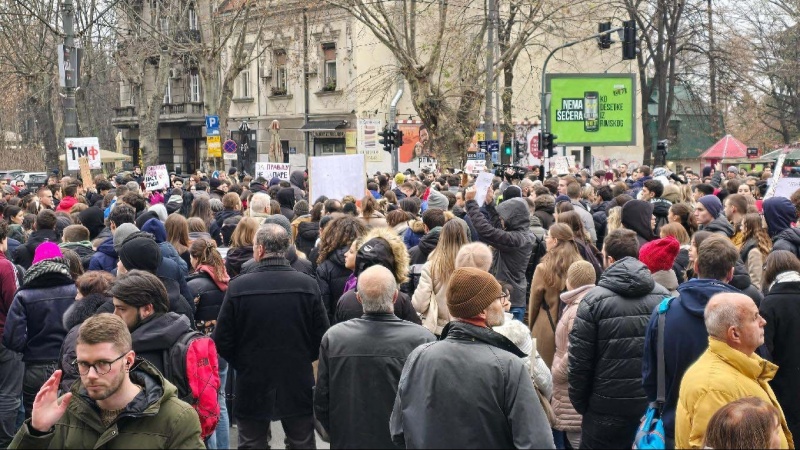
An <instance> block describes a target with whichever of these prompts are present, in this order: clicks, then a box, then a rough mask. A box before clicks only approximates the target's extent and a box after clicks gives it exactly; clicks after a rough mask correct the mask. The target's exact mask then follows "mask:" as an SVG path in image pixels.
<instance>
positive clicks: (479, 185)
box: [475, 172, 494, 205]
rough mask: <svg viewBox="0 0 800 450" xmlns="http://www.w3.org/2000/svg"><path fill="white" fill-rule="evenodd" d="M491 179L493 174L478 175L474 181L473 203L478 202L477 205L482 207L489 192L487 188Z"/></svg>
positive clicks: (482, 173) (490, 183)
mask: <svg viewBox="0 0 800 450" xmlns="http://www.w3.org/2000/svg"><path fill="white" fill-rule="evenodd" d="M493 179H494V174H493V173H491V172H481V173H479V174H478V178H477V179H476V180H475V201H476V202H478V205H483V203H484V202H485V201H486V192H487V191H488V190H489V186H491V185H492V180H493Z"/></svg>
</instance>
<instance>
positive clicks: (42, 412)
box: [31, 370, 72, 433]
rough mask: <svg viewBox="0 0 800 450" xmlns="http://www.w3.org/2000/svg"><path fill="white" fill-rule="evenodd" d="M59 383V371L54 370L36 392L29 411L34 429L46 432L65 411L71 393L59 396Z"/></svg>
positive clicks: (70, 398)
mask: <svg viewBox="0 0 800 450" xmlns="http://www.w3.org/2000/svg"><path fill="white" fill-rule="evenodd" d="M59 383H61V371H60V370H56V371H55V373H53V375H52V376H51V377H50V379H48V380H47V381H45V383H44V384H43V385H42V388H41V389H39V393H38V394H36V399H35V400H34V401H33V411H32V412H31V426H32V427H33V429H34V430H36V431H39V432H41V433H46V432H47V431H48V430H50V429H51V428H53V425H55V424H56V422H58V420H59V419H61V417H62V416H64V413H65V412H66V411H67V407H68V406H69V402H70V400H72V393H66V394H64V395H62V396H61V398H59V397H58V385H59Z"/></svg>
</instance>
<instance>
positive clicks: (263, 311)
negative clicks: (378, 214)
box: [213, 219, 357, 448]
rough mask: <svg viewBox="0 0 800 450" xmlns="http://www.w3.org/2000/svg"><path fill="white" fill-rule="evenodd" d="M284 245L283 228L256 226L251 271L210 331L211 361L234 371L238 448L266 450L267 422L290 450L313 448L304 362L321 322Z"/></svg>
mask: <svg viewBox="0 0 800 450" xmlns="http://www.w3.org/2000/svg"><path fill="white" fill-rule="evenodd" d="M353 220H354V221H357V220H356V219H353ZM289 245H290V235H289V233H288V232H287V231H286V230H285V229H284V228H283V227H281V226H279V225H275V224H266V225H264V226H263V227H261V229H260V230H259V231H258V234H257V236H256V243H255V244H254V246H255V248H254V256H255V259H256V261H257V263H258V264H257V266H256V268H255V269H254V270H253V271H252V272H250V273H247V274H243V275H240V276H239V277H237V278H235V279H234V280H232V281H231V283H230V285H229V287H228V291H227V292H226V298H225V302H224V303H223V305H222V310H221V311H220V315H219V318H218V319H217V327H216V329H215V330H214V335H213V336H214V341H215V342H216V344H217V348H218V350H219V354H220V355H221V356H222V357H223V358H225V360H226V361H227V362H228V363H229V364H230V366H231V367H232V368H233V369H234V370H236V371H237V380H236V386H235V395H236V398H237V402H236V408H235V410H234V416H235V417H236V419H237V423H238V429H239V446H240V447H241V448H266V447H267V446H268V443H269V423H270V422H271V421H274V420H280V421H281V423H282V425H283V428H284V431H285V433H286V438H287V440H288V443H289V444H290V445H292V446H293V447H299V448H313V447H314V418H313V412H312V387H313V385H314V375H313V371H312V366H311V363H312V362H313V361H315V360H317V359H318V355H319V345H320V342H321V340H322V336H323V334H324V333H325V331H327V329H328V327H329V322H328V317H327V313H326V311H325V308H324V306H323V305H322V301H321V298H320V294H319V290H318V287H317V286H316V285H315V281H314V279H313V278H310V277H308V276H306V275H303V274H300V273H299V272H296V271H295V270H294V269H292V268H291V266H290V265H289V262H288V261H287V260H286V258H285V255H286V252H287V250H288V249H289ZM266 300H269V301H266ZM300 306H302V307H300ZM245 311H246V313H242V312H245Z"/></svg>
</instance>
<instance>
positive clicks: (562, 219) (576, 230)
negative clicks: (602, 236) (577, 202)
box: [556, 203, 587, 242]
mask: <svg viewBox="0 0 800 450" xmlns="http://www.w3.org/2000/svg"><path fill="white" fill-rule="evenodd" d="M567 204H568V203H567ZM570 206H572V205H570ZM556 222H558V223H565V224H567V225H569V227H570V229H572V234H573V235H574V236H575V239H576V240H580V241H581V242H586V238H587V233H586V229H585V228H584V227H583V220H581V216H579V215H578V212H577V211H575V210H570V211H564V212H560V213H558V218H557V219H556Z"/></svg>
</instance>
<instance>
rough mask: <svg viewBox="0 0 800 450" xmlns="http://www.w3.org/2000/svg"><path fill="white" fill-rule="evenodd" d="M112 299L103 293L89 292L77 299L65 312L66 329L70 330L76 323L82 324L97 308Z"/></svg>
mask: <svg viewBox="0 0 800 450" xmlns="http://www.w3.org/2000/svg"><path fill="white" fill-rule="evenodd" d="M110 301H111V297H106V296H104V295H102V294H89V295H87V296H86V297H83V298H82V299H80V300H76V301H75V302H74V303H73V304H72V305H70V307H69V308H68V309H67V311H66V312H64V318H63V319H62V322H63V323H64V329H65V330H67V331H69V330H71V329H72V327H74V326H75V325H80V324H82V323H83V321H84V320H86V319H88V318H89V317H92V316H93V315H95V314H96V313H97V308H99V307H100V306H102V305H103V304H105V303H106V302H110Z"/></svg>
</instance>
